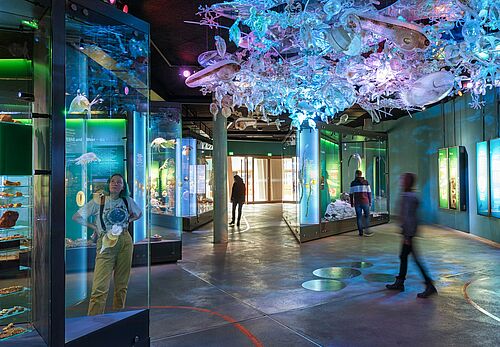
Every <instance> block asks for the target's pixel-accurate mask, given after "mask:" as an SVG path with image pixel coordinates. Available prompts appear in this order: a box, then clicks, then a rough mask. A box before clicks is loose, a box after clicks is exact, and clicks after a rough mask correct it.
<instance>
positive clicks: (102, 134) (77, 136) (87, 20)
mask: <svg viewBox="0 0 500 347" xmlns="http://www.w3.org/2000/svg"><path fill="white" fill-rule="evenodd" d="M73 8H76V9H79V6H77V5H75V6H73V7H71V8H70V11H69V12H68V13H67V14H66V18H65V26H66V27H65V29H66V30H65V33H66V42H65V46H64V47H65V49H66V55H65V59H66V61H65V63H66V66H65V69H66V79H65V81H66V85H65V91H66V94H65V95H66V97H65V109H66V112H65V115H66V202H65V203H66V259H65V260H66V273H67V274H66V296H65V300H66V317H67V318H74V317H81V316H86V315H99V314H103V313H110V312H112V311H117V310H125V311H127V310H132V308H131V304H129V303H133V304H134V305H137V306H147V305H148V302H149V290H148V286H142V287H137V286H134V287H128V285H127V284H128V282H129V280H130V282H144V283H147V282H148V277H147V276H148V275H147V273H148V271H147V269H146V271H136V269H134V268H132V269H131V267H132V266H134V267H147V266H148V263H149V245H148V242H149V238H148V236H149V235H148V232H147V230H148V228H149V225H150V221H151V217H150V214H149V206H150V201H151V198H150V189H148V177H149V170H150V167H149V165H150V152H151V150H152V148H151V146H150V144H151V139H148V135H149V134H148V133H147V129H148V128H149V72H148V54H149V34H148V33H147V32H145V31H142V30H138V27H134V26H132V24H131V25H130V26H129V25H125V24H122V23H120V22H118V21H116V20H111V19H110V18H108V17H106V16H107V15H109V13H107V12H106V14H104V12H100V13H97V12H94V11H92V10H90V9H85V10H83V11H75V10H73ZM113 13H114V12H113ZM123 18H125V17H123ZM134 23H135V22H134ZM134 25H139V24H138V23H135V24H134ZM144 29H145V30H147V27H144ZM114 174H119V175H121V176H122V177H123V180H124V190H123V191H122V192H121V193H120V197H118V198H116V199H113V198H112V192H111V190H112V187H113V184H114V183H112V182H111V181H110V177H111V176H112V175H114ZM117 180H118V181H121V180H120V179H119V178H117ZM127 192H129V194H130V195H129V197H128V198H127V197H126V195H127ZM141 214H142V217H141V218H140V219H139V220H137V221H134V222H133V223H129V219H130V218H132V216H133V215H136V216H138V215H141ZM89 225H90V226H94V227H88V226H89ZM106 257H108V258H109V257H112V259H114V261H116V263H117V264H118V263H120V264H122V266H123V268H122V267H120V268H119V267H118V266H117V267H116V268H114V267H106V265H105V264H106V263H105V262H103V261H102V259H103V258H106ZM106 276H110V278H113V286H111V287H109V288H113V287H114V288H115V289H116V290H117V294H116V295H115V300H114V302H113V306H108V304H107V303H106V295H105V296H100V295H98V292H103V291H104V292H105V293H106V294H107V295H108V296H114V294H113V292H112V291H110V289H109V288H108V285H107V283H108V282H106V281H104V282H103V281H102V279H103V278H105V277H106ZM103 283H104V284H103ZM127 287H128V288H127Z"/></svg>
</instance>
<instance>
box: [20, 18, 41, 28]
mask: <svg viewBox="0 0 500 347" xmlns="http://www.w3.org/2000/svg"><path fill="white" fill-rule="evenodd" d="M21 25H23V26H25V27H28V28H31V29H35V30H37V29H38V21H37V20H35V19H32V20H22V21H21Z"/></svg>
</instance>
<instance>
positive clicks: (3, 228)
mask: <svg viewBox="0 0 500 347" xmlns="http://www.w3.org/2000/svg"><path fill="white" fill-rule="evenodd" d="M0 151H1V149H0ZM1 173H2V172H0V325H1V326H2V328H5V327H6V326H8V325H9V324H11V323H12V324H15V327H17V329H18V330H17V331H16V334H15V335H18V334H21V333H24V332H27V331H29V330H31V322H32V281H31V262H30V258H31V250H32V247H31V245H32V239H33V237H32V236H33V229H32V228H33V227H32V220H33V218H32V206H33V205H32V201H31V199H32V176H31V175H1ZM6 329H7V328H6ZM7 330H10V329H7ZM1 335H2V337H0V342H3V340H4V339H6V338H9V337H12V336H11V335H9V334H5V336H3V335H4V334H1Z"/></svg>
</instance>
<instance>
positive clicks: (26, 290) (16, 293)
mask: <svg viewBox="0 0 500 347" xmlns="http://www.w3.org/2000/svg"><path fill="white" fill-rule="evenodd" d="M28 292H31V288H28V287H22V289H20V290H18V291H15V292H11V293H7V294H0V299H2V298H7V297H12V296H15V295H21V294H26V293H28Z"/></svg>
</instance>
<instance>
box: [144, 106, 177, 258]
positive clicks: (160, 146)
mask: <svg viewBox="0 0 500 347" xmlns="http://www.w3.org/2000/svg"><path fill="white" fill-rule="evenodd" d="M149 132H150V135H149V139H150V143H149V147H150V151H151V169H150V176H149V183H148V187H149V190H150V196H151V199H150V202H149V203H150V206H151V224H152V226H151V228H150V240H151V262H152V263H161V262H171V261H176V260H179V259H181V257H182V253H181V252H182V217H181V206H180V201H181V197H180V195H181V185H180V183H179V182H181V181H182V179H181V171H180V168H179V166H180V162H181V155H182V153H181V152H182V123H181V106H180V105H179V104H172V103H167V102H152V103H151V122H150V129H149Z"/></svg>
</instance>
